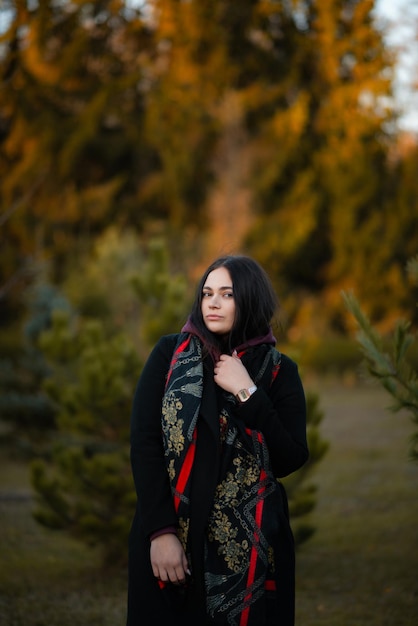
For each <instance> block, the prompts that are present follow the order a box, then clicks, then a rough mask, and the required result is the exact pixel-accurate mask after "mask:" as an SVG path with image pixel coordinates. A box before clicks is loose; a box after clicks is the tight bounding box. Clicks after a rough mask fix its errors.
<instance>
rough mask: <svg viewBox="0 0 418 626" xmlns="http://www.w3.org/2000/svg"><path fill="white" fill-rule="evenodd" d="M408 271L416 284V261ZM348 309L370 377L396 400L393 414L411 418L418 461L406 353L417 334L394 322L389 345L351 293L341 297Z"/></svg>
mask: <svg viewBox="0 0 418 626" xmlns="http://www.w3.org/2000/svg"><path fill="white" fill-rule="evenodd" d="M408 271H409V274H410V275H411V277H412V279H413V280H414V282H415V284H418V257H415V258H413V259H411V260H410V261H409V263H408ZM343 298H344V302H345V304H346V307H347V309H348V310H349V311H350V313H351V314H352V315H353V316H354V318H355V320H356V321H357V324H358V326H359V331H358V333H357V338H358V341H359V343H360V346H361V350H362V353H363V355H364V357H365V363H366V367H367V371H368V373H369V375H370V376H371V377H372V378H374V379H376V380H378V381H379V382H380V384H381V385H382V386H383V387H384V388H385V389H386V390H387V391H388V392H389V393H390V395H391V396H392V398H393V399H394V400H395V402H394V404H393V405H392V407H391V408H392V410H393V411H394V412H398V411H400V410H401V409H404V410H406V411H408V412H409V413H410V414H411V417H412V421H413V424H414V425H415V428H416V430H415V432H414V433H413V435H412V437H411V448H410V454H411V458H412V459H413V460H415V461H418V428H417V427H418V376H417V372H416V371H415V370H414V368H413V367H412V366H411V365H410V364H409V362H408V357H407V352H408V350H409V349H410V348H411V346H412V345H413V344H415V343H416V334H415V333H412V332H410V327H411V323H410V322H409V321H406V320H400V321H398V322H397V324H396V327H395V330H394V332H393V335H392V336H391V339H390V343H389V345H388V343H387V341H385V340H384V338H383V337H382V335H381V334H380V333H379V332H378V331H377V330H376V328H374V327H373V325H372V324H371V322H370V320H369V318H368V317H367V315H366V314H365V313H364V312H363V311H362V309H361V306H360V304H359V302H358V300H357V299H356V298H355V296H354V295H353V294H352V293H347V292H346V293H343Z"/></svg>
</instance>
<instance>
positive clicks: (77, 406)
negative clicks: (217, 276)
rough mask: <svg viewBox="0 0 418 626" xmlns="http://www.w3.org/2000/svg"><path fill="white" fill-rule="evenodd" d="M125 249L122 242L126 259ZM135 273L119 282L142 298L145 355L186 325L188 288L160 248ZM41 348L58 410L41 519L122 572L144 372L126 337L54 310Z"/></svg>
mask: <svg viewBox="0 0 418 626" xmlns="http://www.w3.org/2000/svg"><path fill="white" fill-rule="evenodd" d="M126 241H127V240H126V239H125V240H122V241H121V250H120V251H119V257H120V258H123V252H124V251H123V249H122V247H123V244H124V242H126ZM114 252H115V251H114V250H113V259H114V260H116V259H115V254H114ZM128 256H129V250H128ZM118 267H119V269H120V265H118V263H116V268H118ZM137 273H138V276H137V277H136V279H135V278H134V277H132V276H130V274H129V273H128V275H127V276H125V277H123V276H122V275H121V274H119V280H120V282H121V283H123V281H124V280H130V279H131V280H132V281H133V282H134V284H135V287H136V289H137V292H138V293H139V303H140V306H139V312H138V320H137V323H138V324H139V326H140V327H141V329H142V332H141V333H140V337H141V341H142V342H143V345H142V350H141V352H143V353H146V352H147V347H148V350H149V349H150V347H151V346H152V345H153V343H154V341H155V334H156V333H158V336H159V335H161V334H163V333H164V332H170V331H172V332H174V331H176V330H177V329H178V323H179V317H181V319H182V320H184V319H185V314H186V307H187V298H186V291H187V283H186V281H185V279H184V277H183V276H176V275H173V274H170V273H169V269H168V256H167V253H166V246H164V245H163V243H162V242H158V241H156V242H153V243H152V245H150V252H149V256H148V258H147V260H146V261H145V262H144V263H143V265H142V267H140V268H139V271H138V268H137ZM96 276H97V274H96ZM110 278H111V276H110ZM168 286H170V287H169V288H168ZM39 346H40V348H41V349H42V352H43V354H44V355H45V357H46V358H47V361H48V365H49V367H50V370H51V373H50V376H49V377H48V378H47V379H46V380H45V383H44V388H45V391H46V392H47V394H48V397H49V398H50V400H51V401H52V403H53V406H54V407H55V411H56V434H55V435H54V437H53V438H52V443H51V445H50V449H49V452H48V454H47V455H44V458H38V459H36V460H35V461H34V462H33V467H32V479H33V486H34V489H35V492H36V495H37V500H38V508H37V510H36V512H35V517H36V519H37V520H38V521H39V522H40V523H41V524H43V525H45V526H47V527H49V528H55V529H62V530H65V531H67V532H69V533H71V534H72V535H73V536H75V537H77V538H79V539H80V540H82V541H84V542H86V543H87V544H89V545H99V546H100V548H101V549H102V552H103V559H104V563H106V564H114V563H117V562H120V561H121V560H124V559H125V557H126V543H127V537H128V531H129V527H130V523H131V520H132V515H133V511H134V503H135V491H134V487H133V482H132V477H131V468H130V461H129V425H130V422H129V416H130V410H131V403H132V398H133V393H134V390H135V385H136V382H137V379H138V376H139V374H140V371H141V366H142V363H141V360H140V358H139V356H138V352H139V350H138V349H137V347H136V346H135V344H134V342H133V339H132V337H130V336H129V335H128V334H127V333H126V332H123V331H120V330H115V328H113V331H112V330H110V326H109V324H108V322H106V321H102V320H100V318H98V317H96V318H94V317H90V318H89V319H83V318H81V317H78V318H77V317H74V316H73V317H71V316H69V315H68V313H65V312H62V311H58V310H56V311H55V312H53V323H52V327H51V329H49V330H47V331H45V332H44V333H43V334H42V335H41V337H40V341H39Z"/></svg>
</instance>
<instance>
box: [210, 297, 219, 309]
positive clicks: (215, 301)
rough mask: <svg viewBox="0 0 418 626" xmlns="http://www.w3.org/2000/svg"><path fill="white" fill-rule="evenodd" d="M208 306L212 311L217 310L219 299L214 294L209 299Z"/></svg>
mask: <svg viewBox="0 0 418 626" xmlns="http://www.w3.org/2000/svg"><path fill="white" fill-rule="evenodd" d="M209 306H210V307H211V308H213V309H219V298H218V295H217V294H216V293H215V294H213V296H212V297H211V299H210V303H209Z"/></svg>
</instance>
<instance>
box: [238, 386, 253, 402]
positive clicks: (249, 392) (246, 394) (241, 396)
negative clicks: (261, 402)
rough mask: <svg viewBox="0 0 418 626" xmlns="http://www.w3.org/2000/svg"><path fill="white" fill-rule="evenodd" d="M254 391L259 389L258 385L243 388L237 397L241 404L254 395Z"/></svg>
mask: <svg viewBox="0 0 418 626" xmlns="http://www.w3.org/2000/svg"><path fill="white" fill-rule="evenodd" d="M254 391H257V385H252V386H251V387H249V388H248V389H241V390H240V391H238V393H237V395H236V396H235V397H236V399H237V400H238V402H239V403H240V404H244V402H247V400H248V398H249V397H250V396H252V395H253V393H254Z"/></svg>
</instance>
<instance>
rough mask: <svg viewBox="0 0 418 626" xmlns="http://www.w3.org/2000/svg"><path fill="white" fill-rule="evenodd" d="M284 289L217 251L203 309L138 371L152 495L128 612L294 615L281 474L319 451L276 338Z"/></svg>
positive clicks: (292, 369) (138, 478)
mask: <svg viewBox="0 0 418 626" xmlns="http://www.w3.org/2000/svg"><path fill="white" fill-rule="evenodd" d="M275 307H276V297H275V294H274V291H273V288H272V286H271V283H270V281H269V279H268V277H267V275H266V274H265V272H264V270H263V269H262V268H261V267H260V266H259V265H258V264H257V263H256V262H255V261H254V260H252V259H250V258H248V257H244V256H226V257H222V258H219V259H218V260H216V261H215V262H214V263H213V264H212V265H211V266H210V267H209V268H208V269H207V270H206V272H205V274H204V275H203V277H202V279H201V281H200V284H199V287H198V291H197V296H196V299H195V303H194V305H193V308H192V312H191V315H190V317H189V319H188V321H187V323H186V325H185V326H184V327H183V329H182V332H181V333H180V334H176V335H168V336H165V337H162V338H161V339H160V341H159V342H158V343H157V345H156V346H155V348H154V350H153V351H152V353H151V355H150V357H149V359H148V361H147V363H146V365H145V367H144V370H143V372H142V375H141V377H140V380H139V382H138V386H137V389H136V393H135V398H134V402H133V411H132V420H131V461H132V471H133V477H134V481H135V486H136V491H137V496H138V502H137V509H136V514H135V518H134V520H133V524H132V529H131V535H130V547H129V593H128V621H127V623H128V626H163V625H164V626H165V625H166V624H170V626H177V625H180V624H181V625H182V626H184V625H189V626H192V625H193V626H204V625H205V624H224V625H237V626H238V625H239V626H270V625H273V624H275V625H277V626H279V625H280V626H291V625H293V624H294V544H293V537H292V533H291V530H290V526H289V519H288V509H287V501H286V495H285V492H284V489H283V487H282V485H281V484H280V482H279V481H278V480H277V478H280V477H283V476H286V475H288V474H290V473H291V472H294V471H295V470H297V469H298V468H299V467H301V466H302V465H303V464H304V463H305V461H306V459H307V457H308V449H307V443H306V408H305V397H304V392H303V388H302V384H301V381H300V378H299V375H298V371H297V367H296V365H295V363H293V361H291V360H290V359H289V358H288V357H286V356H285V355H283V354H280V353H279V352H278V351H277V350H276V349H275V348H274V345H275V338H274V337H273V334H272V331H271V327H270V322H271V319H272V317H273V314H274V311H275Z"/></svg>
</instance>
